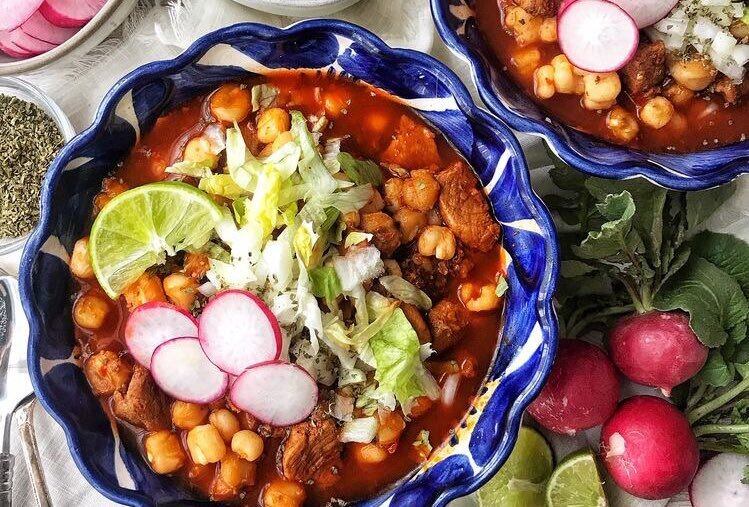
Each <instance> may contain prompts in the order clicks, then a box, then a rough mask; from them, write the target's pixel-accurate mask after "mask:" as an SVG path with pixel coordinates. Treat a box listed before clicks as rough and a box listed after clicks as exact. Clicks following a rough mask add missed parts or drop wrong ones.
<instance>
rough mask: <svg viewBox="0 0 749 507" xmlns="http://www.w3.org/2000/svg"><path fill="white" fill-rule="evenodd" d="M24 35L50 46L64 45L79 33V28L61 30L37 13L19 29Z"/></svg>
mask: <svg viewBox="0 0 749 507" xmlns="http://www.w3.org/2000/svg"><path fill="white" fill-rule="evenodd" d="M19 28H20V29H21V30H23V32H24V33H26V34H28V35H30V36H31V37H34V38H36V39H39V40H43V41H45V42H49V43H50V44H62V43H63V42H65V41H66V40H68V39H69V38H71V37H72V36H73V35H75V33H76V32H77V31H78V29H77V28H61V27H59V26H56V25H53V24H52V23H50V22H49V21H47V18H45V17H44V16H42V15H41V14H40V13H38V12H35V13H34V14H32V15H31V17H30V18H29V19H27V20H26V22H25V23H24V24H22V25H21V26H20V27H19Z"/></svg>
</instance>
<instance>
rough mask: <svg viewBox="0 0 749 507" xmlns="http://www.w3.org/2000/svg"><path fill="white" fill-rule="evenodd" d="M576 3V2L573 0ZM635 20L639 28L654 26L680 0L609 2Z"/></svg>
mask: <svg viewBox="0 0 749 507" xmlns="http://www.w3.org/2000/svg"><path fill="white" fill-rule="evenodd" d="M572 1H574V0H572ZM609 1H610V2H612V3H615V4H616V5H618V6H619V7H621V8H622V9H624V11H625V12H626V13H627V14H629V15H630V16H631V17H632V19H634V20H635V23H636V24H637V28H645V27H646V26H650V25H654V24H655V23H657V22H658V21H660V20H662V19H663V18H665V17H666V15H667V14H668V13H669V12H671V10H672V9H673V8H674V7H676V4H678V3H679V0H609Z"/></svg>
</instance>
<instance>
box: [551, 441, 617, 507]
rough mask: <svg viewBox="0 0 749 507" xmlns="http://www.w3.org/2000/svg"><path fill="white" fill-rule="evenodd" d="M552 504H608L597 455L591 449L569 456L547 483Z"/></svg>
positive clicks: (568, 506)
mask: <svg viewBox="0 0 749 507" xmlns="http://www.w3.org/2000/svg"><path fill="white" fill-rule="evenodd" d="M546 505H547V506H549V507H606V506H607V505H608V502H607V501H606V495H605V494H604V492H603V486H602V483H601V476H600V475H598V467H597V466H596V458H595V456H594V455H593V453H592V452H590V451H589V450H584V451H580V452H576V453H574V454H572V455H570V456H568V457H566V458H565V459H564V460H563V461H562V462H561V463H560V464H559V466H558V467H557V469H556V470H554V473H553V474H552V475H551V479H549V483H548V484H547V485H546Z"/></svg>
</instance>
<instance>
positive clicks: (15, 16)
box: [0, 0, 44, 30]
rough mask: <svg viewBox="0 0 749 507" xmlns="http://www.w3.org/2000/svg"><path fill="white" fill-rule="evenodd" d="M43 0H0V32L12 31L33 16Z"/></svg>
mask: <svg viewBox="0 0 749 507" xmlns="http://www.w3.org/2000/svg"><path fill="white" fill-rule="evenodd" d="M43 1H44V0H2V1H1V2H0V30H13V29H14V28H18V27H19V26H21V25H22V24H23V22H24V21H26V20H27V19H29V18H30V17H31V15H32V14H34V13H35V12H36V11H37V9H39V6H40V5H42V2H43Z"/></svg>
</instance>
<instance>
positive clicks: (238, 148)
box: [226, 123, 254, 173]
mask: <svg viewBox="0 0 749 507" xmlns="http://www.w3.org/2000/svg"><path fill="white" fill-rule="evenodd" d="M253 158H254V157H253V156H252V153H250V150H248V149H247V145H246V144H245V143H244V137H242V131H241V130H239V126H238V125H237V124H236V123H235V124H234V128H229V129H226V167H227V168H228V169H229V173H231V171H232V169H236V168H238V167H241V166H242V165H244V163H245V162H247V161H248V160H252V159H253Z"/></svg>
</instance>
